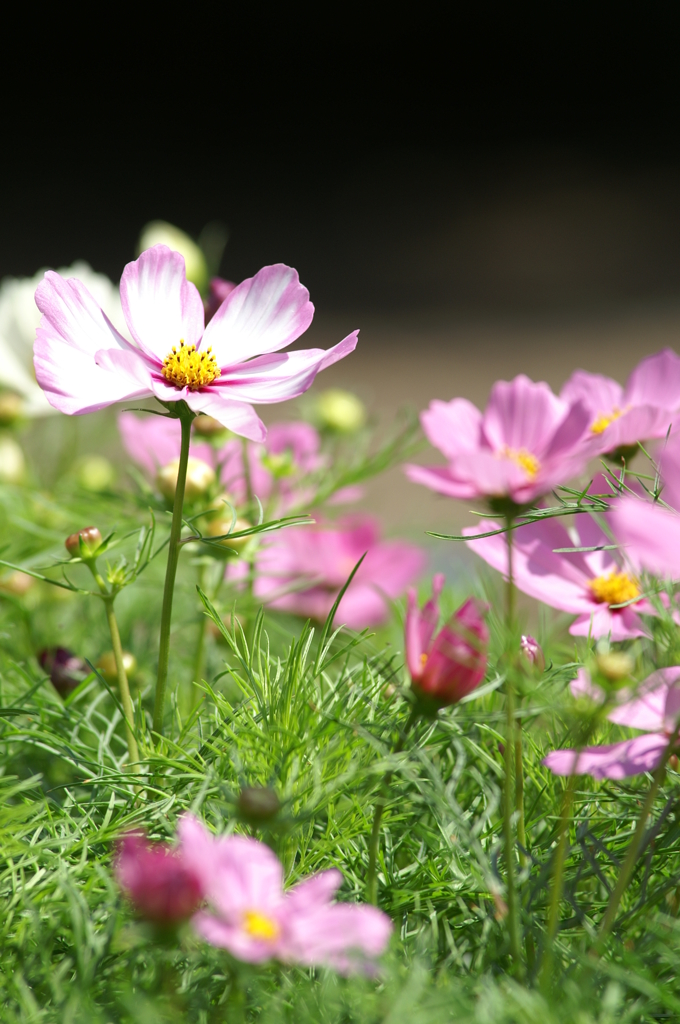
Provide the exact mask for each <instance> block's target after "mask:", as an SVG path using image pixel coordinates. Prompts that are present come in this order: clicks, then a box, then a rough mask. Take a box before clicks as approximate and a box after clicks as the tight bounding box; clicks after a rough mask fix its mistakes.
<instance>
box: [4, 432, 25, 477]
mask: <svg viewBox="0 0 680 1024" xmlns="http://www.w3.org/2000/svg"><path fill="white" fill-rule="evenodd" d="M25 472H26V460H25V459H24V453H23V451H22V449H21V448H20V447H19V445H18V444H17V442H16V441H15V440H14V438H13V437H10V435H9V434H0V481H1V482H2V483H4V484H19V483H21V481H22V480H23V478H24V473H25Z"/></svg>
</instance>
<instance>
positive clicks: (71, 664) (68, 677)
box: [38, 647, 90, 698]
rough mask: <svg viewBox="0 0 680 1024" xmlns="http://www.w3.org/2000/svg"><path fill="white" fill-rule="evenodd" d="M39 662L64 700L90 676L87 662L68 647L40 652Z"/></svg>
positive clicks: (51, 648) (52, 648) (46, 649)
mask: <svg viewBox="0 0 680 1024" xmlns="http://www.w3.org/2000/svg"><path fill="white" fill-rule="evenodd" d="M38 661H39V663H40V667H41V668H42V670H43V672H46V673H47V675H48V676H49V677H50V681H51V683H52V685H53V686H54V688H55V690H56V691H57V693H58V694H59V696H60V697H63V698H66V697H68V695H69V693H72V692H73V691H74V690H75V689H76V687H77V686H79V685H80V684H81V683H82V681H83V679H85V678H86V677H87V676H88V675H89V674H90V670H89V668H88V666H87V662H86V661H83V659H82V658H79V657H78V655H77V654H74V653H73V651H69V650H68V648H66V647H47V648H45V650H43V651H40V652H39V654H38Z"/></svg>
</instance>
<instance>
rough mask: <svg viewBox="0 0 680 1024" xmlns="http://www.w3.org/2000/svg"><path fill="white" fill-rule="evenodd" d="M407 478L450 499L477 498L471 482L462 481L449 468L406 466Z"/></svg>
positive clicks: (475, 489) (474, 487)
mask: <svg viewBox="0 0 680 1024" xmlns="http://www.w3.org/2000/svg"><path fill="white" fill-rule="evenodd" d="M404 472H405V473H406V476H407V477H408V478H409V480H411V481H412V482H413V483H414V484H423V485H424V486H425V487H429V488H430V490H431V491H436V492H437V493H438V494H446V495H447V497H449V498H475V497H476V496H477V488H476V486H475V484H474V482H472V481H471V480H461V479H458V477H457V476H456V475H454V474H453V473H452V472H451V470H450V469H449V467H448V466H415V465H413V464H412V463H411V464H407V465H405V466H404Z"/></svg>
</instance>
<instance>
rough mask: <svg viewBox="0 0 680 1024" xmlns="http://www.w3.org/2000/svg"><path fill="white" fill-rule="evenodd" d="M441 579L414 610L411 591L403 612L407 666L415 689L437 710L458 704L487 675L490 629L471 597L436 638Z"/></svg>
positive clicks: (483, 609)
mask: <svg viewBox="0 0 680 1024" xmlns="http://www.w3.org/2000/svg"><path fill="white" fill-rule="evenodd" d="M443 586H444V577H443V575H442V574H441V573H438V574H437V575H436V576H435V577H434V580H433V581H432V597H431V598H430V600H429V601H427V602H426V603H425V604H424V605H423V607H422V608H419V607H418V599H417V596H416V592H415V590H413V588H409V591H408V605H407V609H406V622H405V639H406V664H407V666H408V670H409V673H410V675H411V681H412V685H413V689H414V691H415V692H416V694H418V695H419V696H423V697H425V698H426V699H427V700H428V701H432V702H433V703H434V704H436V705H437V706H438V707H446V706H447V705H449V704H456V703H457V702H458V701H459V700H461V698H462V697H465V696H467V694H468V693H472V691H473V690H476V689H477V687H478V686H479V684H480V683H481V682H482V680H483V679H484V676H485V675H486V664H487V648H488V646H489V630H488V628H487V625H486V622H485V621H484V615H485V613H486V611H488V608H487V607H486V605H483V604H482V603H481V602H480V601H476V600H475V599H474V598H469V599H468V600H467V601H466V602H465V604H463V605H462V606H461V607H460V608H459V609H458V611H457V612H456V614H455V615H452V616H451V618H450V619H449V621H448V622H447V623H446V625H444V626H443V627H442V629H440V630H439V632H438V633H437V634H436V635H435V630H436V628H437V623H438V621H439V595H440V594H441V591H442V587H443Z"/></svg>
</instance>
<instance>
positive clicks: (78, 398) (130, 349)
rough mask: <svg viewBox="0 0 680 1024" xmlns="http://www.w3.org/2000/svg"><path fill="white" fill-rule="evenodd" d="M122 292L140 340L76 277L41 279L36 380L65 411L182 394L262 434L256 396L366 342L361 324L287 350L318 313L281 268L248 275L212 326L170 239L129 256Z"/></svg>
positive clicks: (289, 390)
mask: <svg viewBox="0 0 680 1024" xmlns="http://www.w3.org/2000/svg"><path fill="white" fill-rule="evenodd" d="M120 295H121V304H122V307H123V314H124V316H125V321H126V323H127V326H128V330H129V332H130V335H131V338H132V341H129V340H127V339H126V338H124V337H123V335H121V334H119V332H118V331H117V330H116V328H115V327H114V326H113V324H112V323H111V322H110V321H109V319H108V318H107V316H106V315H105V313H104V312H103V311H102V310H101V309H100V308H99V306H98V305H97V303H96V302H95V300H94V299H93V298H92V296H91V295H90V293H89V292H88V290H87V289H86V288H85V286H84V285H82V284H81V283H80V282H79V281H78V280H77V279H75V278H71V279H69V280H64V279H63V278H62V277H60V276H59V274H56V273H54V272H52V271H48V272H47V273H46V274H45V278H44V280H43V281H42V282H41V284H40V285H39V286H38V288H37V290H36V295H35V301H36V304H37V306H38V308H39V310H40V312H41V313H42V319H41V321H40V327H39V328H38V333H37V337H36V342H35V346H34V363H35V372H36V378H37V380H38V383H39V384H40V386H41V387H42V389H43V390H44V392H45V394H46V396H47V399H48V401H49V402H50V404H51V405H53V406H54V407H55V408H56V409H59V410H60V411H61V412H65V413H69V414H79V413H85V412H92V411H93V410H95V409H103V408H104V407H105V406H107V405H111V404H113V403H114V402H121V401H124V400H127V399H130V398H150V397H156V398H158V399H159V400H160V401H162V402H179V401H185V402H186V403H187V405H188V406H189V408H190V409H192V410H193V411H194V412H196V413H199V412H204V413H207V414H208V415H210V416H213V417H214V418H215V419H217V420H219V422H220V423H222V424H224V426H225V427H228V428H229V429H230V430H233V431H234V433H236V434H242V435H243V436H244V437H248V438H250V439H251V440H253V441H262V440H263V439H264V437H265V436H266V429H265V427H264V424H263V423H262V422H261V420H260V419H259V417H258V416H257V414H256V413H255V410H254V409H253V407H252V405H251V403H253V402H255V403H262V402H265V403H267V402H281V401H283V400H284V399H287V398H294V397H295V396H297V395H301V394H302V393H303V392H304V391H306V390H307V388H309V387H310V385H311V384H312V382H313V381H314V378H315V376H316V374H317V373H318V372H319V370H322V369H325V368H326V367H328V366H331V365H332V364H333V363H335V362H337V360H338V359H342V358H343V356H346V355H348V354H349V353H350V352H352V351H353V350H354V348H355V347H356V343H357V335H358V332H357V331H354V332H353V333H352V334H350V335H349V336H348V337H347V338H345V339H344V340H343V341H341V342H340V343H339V344H337V345H335V347H334V348H331V349H328V351H323V350H322V349H308V350H305V351H296V352H288V353H281V352H279V351H278V350H279V349H282V348H285V347H286V346H287V345H290V344H291V342H293V341H295V339H296V338H298V337H299V336H300V335H301V334H302V333H303V332H304V331H305V330H306V329H307V328H308V327H309V325H310V323H311V321H312V316H313V313H314V307H313V306H312V304H311V302H310V301H309V293H308V291H307V289H306V288H303V286H302V285H301V284H300V282H299V279H298V275H297V272H296V271H295V270H292V269H291V268H290V267H286V266H284V265H283V264H276V265H275V266H272V267H264V268H263V269H262V270H260V271H258V273H257V274H256V275H255V276H254V277H252V278H249V279H248V280H246V281H242V282H241V284H239V285H238V286H237V287H236V288H234V289H233V290H232V291H230V292H229V294H228V295H227V296H226V298H225V299H224V301H223V302H222V304H221V306H220V307H219V309H218V310H217V312H216V313H215V315H214V316H213V317H212V319H211V320H210V323H209V324H208V326H207V327H205V326H204V311H203V303H202V302H201V297H200V295H199V293H198V290H197V289H196V287H195V286H194V285H193V284H191V283H190V282H188V281H187V280H186V274H185V269H184V258H183V257H182V256H181V255H180V254H179V253H177V252H172V251H171V250H170V249H168V247H167V246H165V245H155V246H153V248H151V249H147V250H146V251H145V252H143V253H142V255H141V256H140V257H139V259H137V260H135V261H134V263H128V265H127V266H126V268H125V270H124V271H123V276H122V278H121V283H120Z"/></svg>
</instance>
